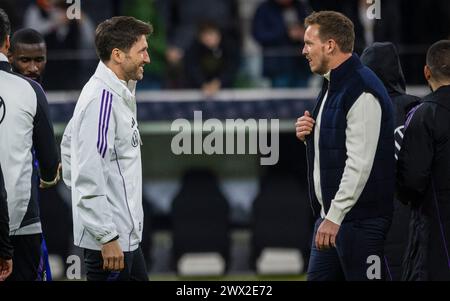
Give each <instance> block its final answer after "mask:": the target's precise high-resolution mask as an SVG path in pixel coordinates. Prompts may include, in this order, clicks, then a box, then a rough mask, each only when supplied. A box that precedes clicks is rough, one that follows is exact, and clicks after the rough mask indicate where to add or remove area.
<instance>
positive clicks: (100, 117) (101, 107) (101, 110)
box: [97, 90, 106, 151]
mask: <svg viewBox="0 0 450 301" xmlns="http://www.w3.org/2000/svg"><path fill="white" fill-rule="evenodd" d="M105 92H106V90H103V93H102V103H101V105H100V116H99V117H98V133H97V150H98V151H100V142H101V141H100V139H101V138H102V136H100V132H101V130H100V127H101V124H102V123H101V122H102V115H103V104H104V102H105Z"/></svg>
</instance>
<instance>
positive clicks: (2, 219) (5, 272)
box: [0, 166, 13, 281]
mask: <svg viewBox="0 0 450 301" xmlns="http://www.w3.org/2000/svg"><path fill="white" fill-rule="evenodd" d="M12 256H13V247H12V245H11V240H10V238H9V214H8V203H7V202H6V189H5V183H4V182H3V173H2V167H1V166H0V281H3V280H5V279H6V278H8V276H9V275H11V272H12V266H13V263H12Z"/></svg>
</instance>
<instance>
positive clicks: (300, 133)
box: [295, 111, 316, 141]
mask: <svg viewBox="0 0 450 301" xmlns="http://www.w3.org/2000/svg"><path fill="white" fill-rule="evenodd" d="M315 122H316V121H315V120H314V119H312V118H311V114H309V111H305V114H304V115H303V116H302V117H300V118H298V119H297V122H296V123H295V132H296V136H297V138H298V139H300V140H301V141H305V137H306V136H307V135H309V134H311V132H312V129H313V127H314V123H315Z"/></svg>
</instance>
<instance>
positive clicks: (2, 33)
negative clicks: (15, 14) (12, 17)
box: [0, 8, 11, 47]
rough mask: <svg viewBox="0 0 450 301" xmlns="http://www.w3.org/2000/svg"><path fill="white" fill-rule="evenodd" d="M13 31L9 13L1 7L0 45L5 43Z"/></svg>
mask: <svg viewBox="0 0 450 301" xmlns="http://www.w3.org/2000/svg"><path fill="white" fill-rule="evenodd" d="M10 32H11V23H10V22H9V18H8V15H7V14H6V13H5V11H4V10H3V9H1V8H0V47H1V46H3V44H5V41H6V37H7V36H9V34H10Z"/></svg>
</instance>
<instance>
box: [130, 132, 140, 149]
mask: <svg viewBox="0 0 450 301" xmlns="http://www.w3.org/2000/svg"><path fill="white" fill-rule="evenodd" d="M138 144H139V134H138V131H137V130H134V132H133V136H132V137H131V145H132V146H133V147H137V146H138Z"/></svg>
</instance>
